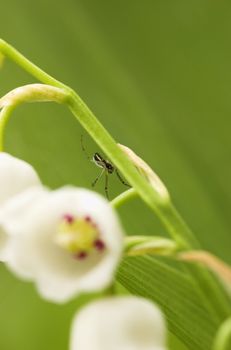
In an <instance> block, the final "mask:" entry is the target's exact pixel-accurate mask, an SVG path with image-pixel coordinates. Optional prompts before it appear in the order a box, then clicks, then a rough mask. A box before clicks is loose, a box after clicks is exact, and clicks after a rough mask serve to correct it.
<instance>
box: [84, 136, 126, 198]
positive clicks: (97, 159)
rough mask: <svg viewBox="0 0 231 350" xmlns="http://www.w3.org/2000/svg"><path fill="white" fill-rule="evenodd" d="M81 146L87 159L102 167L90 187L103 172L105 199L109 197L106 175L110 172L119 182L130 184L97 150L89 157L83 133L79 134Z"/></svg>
mask: <svg viewBox="0 0 231 350" xmlns="http://www.w3.org/2000/svg"><path fill="white" fill-rule="evenodd" d="M81 146H82V150H83V152H84V153H85V155H86V157H87V159H89V160H90V161H92V162H93V163H95V165H96V166H98V167H99V168H101V169H102V171H101V172H100V173H99V175H98V176H97V177H96V179H95V180H94V181H93V182H92V184H91V185H92V187H94V186H95V185H96V184H97V182H98V181H99V179H100V178H101V177H102V175H103V174H105V185H104V191H105V194H106V197H107V199H109V194H108V176H109V175H110V174H113V173H116V175H117V177H118V179H119V180H120V182H121V183H122V184H123V185H125V186H128V187H130V185H128V184H127V183H126V182H125V181H124V180H123V178H122V177H121V175H120V173H119V172H118V170H117V168H116V167H115V166H114V165H113V164H112V163H111V162H109V161H108V160H107V159H104V158H103V157H102V156H101V155H100V154H99V153H98V152H96V153H94V154H93V156H92V157H89V155H88V153H87V151H86V149H85V147H84V144H83V135H81Z"/></svg>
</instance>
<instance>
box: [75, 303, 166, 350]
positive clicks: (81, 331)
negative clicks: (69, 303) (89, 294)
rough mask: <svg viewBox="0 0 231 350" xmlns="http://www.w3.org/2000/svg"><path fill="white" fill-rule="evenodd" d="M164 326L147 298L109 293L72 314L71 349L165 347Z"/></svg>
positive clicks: (150, 349)
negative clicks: (109, 296)
mask: <svg viewBox="0 0 231 350" xmlns="http://www.w3.org/2000/svg"><path fill="white" fill-rule="evenodd" d="M166 349H167V347H166V327H165V322H164V317H163V315H162V313H161V311H160V309H159V308H158V307H157V306H155V305H154V304H153V303H151V302H150V301H148V300H146V299H143V298H138V297H133V296H131V297H130V296H126V297H111V298H106V299H102V300H98V301H95V302H92V303H90V304H89V305H87V306H86V307H84V308H83V309H82V310H81V311H80V312H79V313H78V314H77V315H76V316H75V318H74V321H73V325H72V330H71V340H70V350H166Z"/></svg>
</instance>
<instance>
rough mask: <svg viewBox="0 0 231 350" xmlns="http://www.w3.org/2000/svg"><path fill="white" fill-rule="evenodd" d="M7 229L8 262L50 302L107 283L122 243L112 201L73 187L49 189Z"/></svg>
mask: <svg viewBox="0 0 231 350" xmlns="http://www.w3.org/2000/svg"><path fill="white" fill-rule="evenodd" d="M24 207H25V206H24ZM25 210H26V208H25ZM12 220H14V219H13V218H12ZM15 230H16V231H17V232H15ZM9 232H11V240H10V248H9V256H8V257H7V262H6V264H7V266H8V267H9V268H10V269H11V270H12V271H13V272H14V273H15V274H16V275H18V276H19V277H21V278H30V279H31V280H32V281H34V282H35V283H36V285H37V288H38V291H39V292H40V294H41V296H43V297H44V298H46V299H48V300H50V301H53V302H60V303H61V302H66V301H68V300H69V299H71V298H72V297H74V296H76V295H78V294H79V293H82V292H93V291H99V290H102V289H104V288H106V287H107V286H109V285H110V283H111V282H112V280H113V275H114V272H115V269H116V267H117V265H118V263H119V261H120V258H121V253H122V249H123V232H122V228H121V226H120V223H119V221H118V217H117V215H116V213H115V212H114V210H113V209H112V207H111V206H110V204H109V203H108V202H107V201H106V200H105V199H104V198H103V197H102V196H100V195H98V194H96V193H95V192H92V191H89V190H85V189H78V188H75V187H64V188H62V189H59V190H56V191H51V192H47V194H45V195H44V196H43V197H42V198H41V199H40V200H38V201H36V206H35V207H34V208H33V209H30V210H29V211H28V215H23V216H22V217H21V220H18V221H17V225H14V222H13V221H12V224H11V228H10V229H9Z"/></svg>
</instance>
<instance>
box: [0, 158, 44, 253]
mask: <svg viewBox="0 0 231 350" xmlns="http://www.w3.org/2000/svg"><path fill="white" fill-rule="evenodd" d="M0 184H1V185H0V218H1V216H2V215H3V206H4V204H5V203H6V202H7V201H8V200H10V199H11V198H12V197H13V196H15V195H17V194H19V193H20V192H23V191H24V190H26V189H28V188H31V187H34V186H39V185H40V184H41V182H40V179H39V177H38V175H37V173H36V171H35V170H34V169H33V167H32V166H31V165H30V164H28V163H26V162H24V161H23V160H20V159H18V158H15V157H13V156H11V155H10V154H8V153H4V152H1V153H0ZM6 241H7V234H6V232H5V231H4V230H0V260H4V259H5V258H4V256H5V252H4V251H5V246H6Z"/></svg>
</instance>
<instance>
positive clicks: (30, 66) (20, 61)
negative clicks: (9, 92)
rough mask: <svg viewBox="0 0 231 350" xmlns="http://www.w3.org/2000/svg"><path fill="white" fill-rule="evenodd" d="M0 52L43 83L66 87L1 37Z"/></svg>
mask: <svg viewBox="0 0 231 350" xmlns="http://www.w3.org/2000/svg"><path fill="white" fill-rule="evenodd" d="M0 52H1V53H2V54H3V55H4V56H6V57H8V58H10V59H11V60H12V61H13V62H15V63H16V64H17V65H18V66H19V67H21V68H22V69H24V70H25V71H26V72H28V73H29V74H31V75H32V76H33V77H35V78H36V79H38V80H39V81H41V82H43V83H44V84H49V85H52V86H56V87H60V88H66V89H68V86H66V85H64V84H62V83H61V82H60V81H58V80H56V79H55V78H53V77H52V76H50V75H49V74H47V73H45V72H44V71H43V70H42V69H40V68H39V67H37V66H36V65H35V64H34V63H32V62H31V61H29V60H28V59H27V58H26V57H25V56H23V55H22V54H21V53H20V52H19V51H17V50H16V49H15V48H14V47H13V46H11V45H9V44H8V43H7V42H6V41H4V40H2V39H0Z"/></svg>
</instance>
